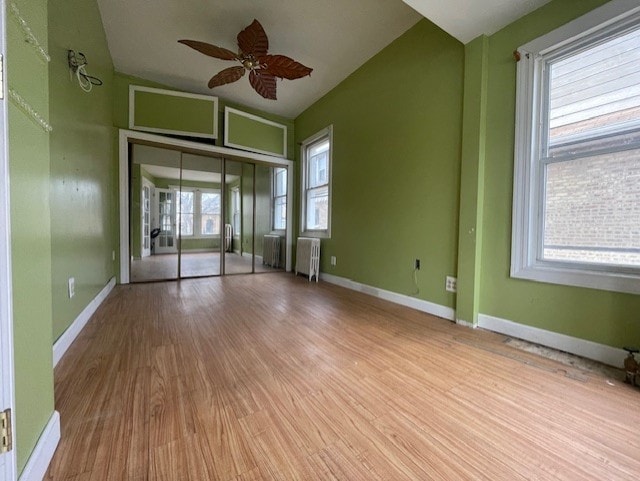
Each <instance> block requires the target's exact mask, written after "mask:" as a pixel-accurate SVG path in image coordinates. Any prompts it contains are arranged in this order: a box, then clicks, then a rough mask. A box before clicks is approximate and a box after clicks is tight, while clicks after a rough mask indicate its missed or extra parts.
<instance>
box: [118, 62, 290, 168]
mask: <svg viewBox="0 0 640 481" xmlns="http://www.w3.org/2000/svg"><path fill="white" fill-rule="evenodd" d="M130 85H141V86H143V87H154V88H160V89H169V90H176V89H174V88H171V87H168V86H166V85H162V84H159V83H157V82H152V81H150V80H145V79H141V78H138V77H133V76H130V75H125V74H123V73H119V72H116V73H115V78H114V89H115V101H114V103H113V115H114V125H115V126H116V127H118V128H121V129H128V128H129V86H130ZM225 107H232V108H235V109H238V110H241V111H243V112H247V113H249V114H253V115H257V116H259V117H262V118H264V119H267V120H271V121H273V122H277V123H279V124H283V125H286V126H287V158H289V159H293V157H294V152H295V150H296V149H295V139H294V121H293V119H287V118H285V117H281V116H279V115H274V114H270V113H268V112H263V111H261V110H256V109H253V108H250V107H245V106H244V105H240V104H236V103H234V102H228V101H226V100H225V99H221V98H218V138H217V140H216V141H215V144H216V145H220V146H222V145H223V144H224V142H223V140H224V109H225ZM266 134H267V135H268V137H267V138H266V139H264V140H263V141H258V144H259V145H263V146H264V145H271V144H272V140H271V135H270V134H269V132H266ZM194 140H197V141H199V142H209V143H210V142H212V141H210V140H206V139H194Z"/></svg>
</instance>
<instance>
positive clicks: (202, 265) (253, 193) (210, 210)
mask: <svg viewBox="0 0 640 481" xmlns="http://www.w3.org/2000/svg"><path fill="white" fill-rule="evenodd" d="M223 172H224V174H223ZM287 176H288V171H287V169H286V168H284V167H275V166H267V165H260V164H253V163H250V162H241V161H236V160H223V159H220V158H215V157H208V156H205V155H195V154H191V153H184V152H179V151H176V150H170V149H163V148H159V147H151V146H146V145H132V149H131V161H130V179H131V181H130V214H129V219H130V226H129V228H130V249H131V263H130V269H131V270H130V279H131V281H132V282H147V281H157V280H170V279H177V278H185V277H200V276H218V275H220V274H222V273H223V272H224V273H225V274H246V273H254V272H269V271H274V270H282V269H284V268H285V266H286V245H287V238H286V232H287V185H288V184H287ZM223 254H224V255H223Z"/></svg>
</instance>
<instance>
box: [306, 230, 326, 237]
mask: <svg viewBox="0 0 640 481" xmlns="http://www.w3.org/2000/svg"><path fill="white" fill-rule="evenodd" d="M300 237H313V238H315V239H331V233H330V232H327V231H317V230H311V231H305V232H300Z"/></svg>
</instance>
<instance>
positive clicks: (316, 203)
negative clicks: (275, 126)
mask: <svg viewBox="0 0 640 481" xmlns="http://www.w3.org/2000/svg"><path fill="white" fill-rule="evenodd" d="M332 130H333V129H332V127H328V128H326V129H324V130H322V131H320V132H318V133H317V134H316V135H314V136H312V137H309V138H308V139H307V140H305V141H304V142H302V209H301V212H302V219H301V221H302V224H301V225H302V228H301V231H302V233H303V234H304V235H310V236H315V237H331V152H332V149H331V147H332V141H333V139H332Z"/></svg>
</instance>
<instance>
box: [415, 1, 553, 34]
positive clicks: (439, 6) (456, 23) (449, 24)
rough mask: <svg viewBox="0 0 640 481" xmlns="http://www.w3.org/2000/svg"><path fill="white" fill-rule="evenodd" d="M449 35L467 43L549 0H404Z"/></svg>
mask: <svg viewBox="0 0 640 481" xmlns="http://www.w3.org/2000/svg"><path fill="white" fill-rule="evenodd" d="M403 1H404V2H405V3H406V4H407V5H410V6H412V7H413V8H415V9H416V10H417V11H418V12H420V13H421V14H422V15H424V16H425V17H426V18H428V19H429V20H431V21H432V22H433V23H435V24H436V25H438V26H439V27H440V28H441V29H442V30H444V31H445V32H447V33H449V35H451V36H453V37H455V38H457V39H458V40H460V41H461V42H462V43H467V42H470V41H471V40H473V39H474V38H476V37H477V36H478V35H482V34H485V35H491V34H493V33H496V32H497V31H498V30H500V29H501V28H502V27H505V26H507V25H509V24H510V23H511V22H513V21H514V20H517V19H518V18H520V17H522V16H524V15H526V14H527V13H529V12H533V11H534V10H535V9H537V8H539V7H541V6H542V5H544V4H545V3H549V2H550V1H551V0H447V1H443V0H403Z"/></svg>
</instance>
